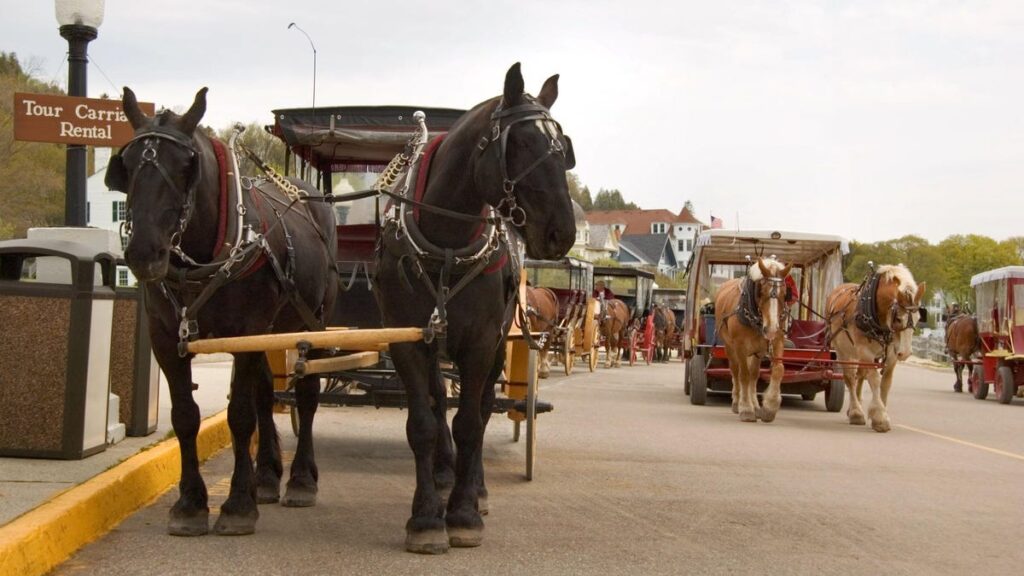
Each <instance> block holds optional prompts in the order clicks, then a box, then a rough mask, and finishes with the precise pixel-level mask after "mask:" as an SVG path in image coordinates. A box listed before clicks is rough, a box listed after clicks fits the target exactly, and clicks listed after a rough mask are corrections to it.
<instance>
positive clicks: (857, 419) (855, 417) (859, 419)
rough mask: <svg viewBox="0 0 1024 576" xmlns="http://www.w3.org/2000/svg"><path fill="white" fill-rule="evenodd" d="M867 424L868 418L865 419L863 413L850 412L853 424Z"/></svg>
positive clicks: (851, 423)
mask: <svg viewBox="0 0 1024 576" xmlns="http://www.w3.org/2000/svg"><path fill="white" fill-rule="evenodd" d="M865 424H867V420H865V419H864V415H863V414H850V425H851V426H863V425H865Z"/></svg>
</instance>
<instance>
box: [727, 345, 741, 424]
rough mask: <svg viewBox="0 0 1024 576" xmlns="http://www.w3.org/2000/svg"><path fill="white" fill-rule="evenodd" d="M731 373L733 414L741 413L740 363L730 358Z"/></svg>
mask: <svg viewBox="0 0 1024 576" xmlns="http://www.w3.org/2000/svg"><path fill="white" fill-rule="evenodd" d="M729 372H730V373H731V374H732V413H733V414H739V413H740V383H741V382H742V380H741V376H740V363H739V362H737V361H735V360H733V359H732V358H729Z"/></svg>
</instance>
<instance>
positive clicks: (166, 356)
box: [153, 334, 210, 536]
mask: <svg viewBox="0 0 1024 576" xmlns="http://www.w3.org/2000/svg"><path fill="white" fill-rule="evenodd" d="M161 341H162V339H161V338H160V336H159V335H155V334H154V335H153V353H154V354H155V355H156V357H157V360H158V362H159V364H160V369H161V370H163V372H164V374H165V375H166V376H167V385H168V388H169V390H170V393H171V425H172V426H173V428H174V434H175V436H177V438H178V447H179V450H180V451H181V480H180V481H179V482H178V500H177V501H175V503H174V505H173V506H171V511H170V515H169V516H170V517H169V518H168V520H167V533H168V534H170V535H172V536H201V535H203V534H206V533H207V532H209V531H210V526H209V518H210V508H209V504H208V495H207V492H206V484H204V483H203V477H202V476H201V475H200V474H199V455H198V452H197V451H196V436H197V435H198V434H199V420H200V418H199V405H198V404H196V401H195V399H194V398H193V397H192V366H191V364H190V362H191V359H190V358H179V357H178V353H177V348H176V344H175V343H174V342H176V338H175V339H173V341H172V342H170V343H167V342H163V343H164V344H165V345H161Z"/></svg>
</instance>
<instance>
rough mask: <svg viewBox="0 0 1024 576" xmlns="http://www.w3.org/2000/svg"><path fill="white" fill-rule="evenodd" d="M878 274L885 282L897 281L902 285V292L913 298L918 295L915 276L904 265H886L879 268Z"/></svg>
mask: <svg viewBox="0 0 1024 576" xmlns="http://www.w3.org/2000/svg"><path fill="white" fill-rule="evenodd" d="M878 274H880V275H881V276H882V280H884V281H885V282H891V281H893V280H896V281H897V282H899V284H900V292H902V293H903V294H904V295H906V296H909V297H911V298H913V297H914V296H915V295H916V294H917V282H916V281H915V280H914V275H913V274H911V273H910V270H909V269H908V268H907V267H906V266H904V265H903V264H885V265H883V266H879V267H878Z"/></svg>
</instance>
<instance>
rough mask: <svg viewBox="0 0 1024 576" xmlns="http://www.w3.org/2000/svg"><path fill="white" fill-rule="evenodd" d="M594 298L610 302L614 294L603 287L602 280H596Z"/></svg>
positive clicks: (609, 289)
mask: <svg viewBox="0 0 1024 576" xmlns="http://www.w3.org/2000/svg"><path fill="white" fill-rule="evenodd" d="M594 298H600V299H603V300H611V299H613V298H615V293H613V292H612V289H611V288H608V287H607V286H605V285H604V280H598V281H597V282H595V283H594Z"/></svg>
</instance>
